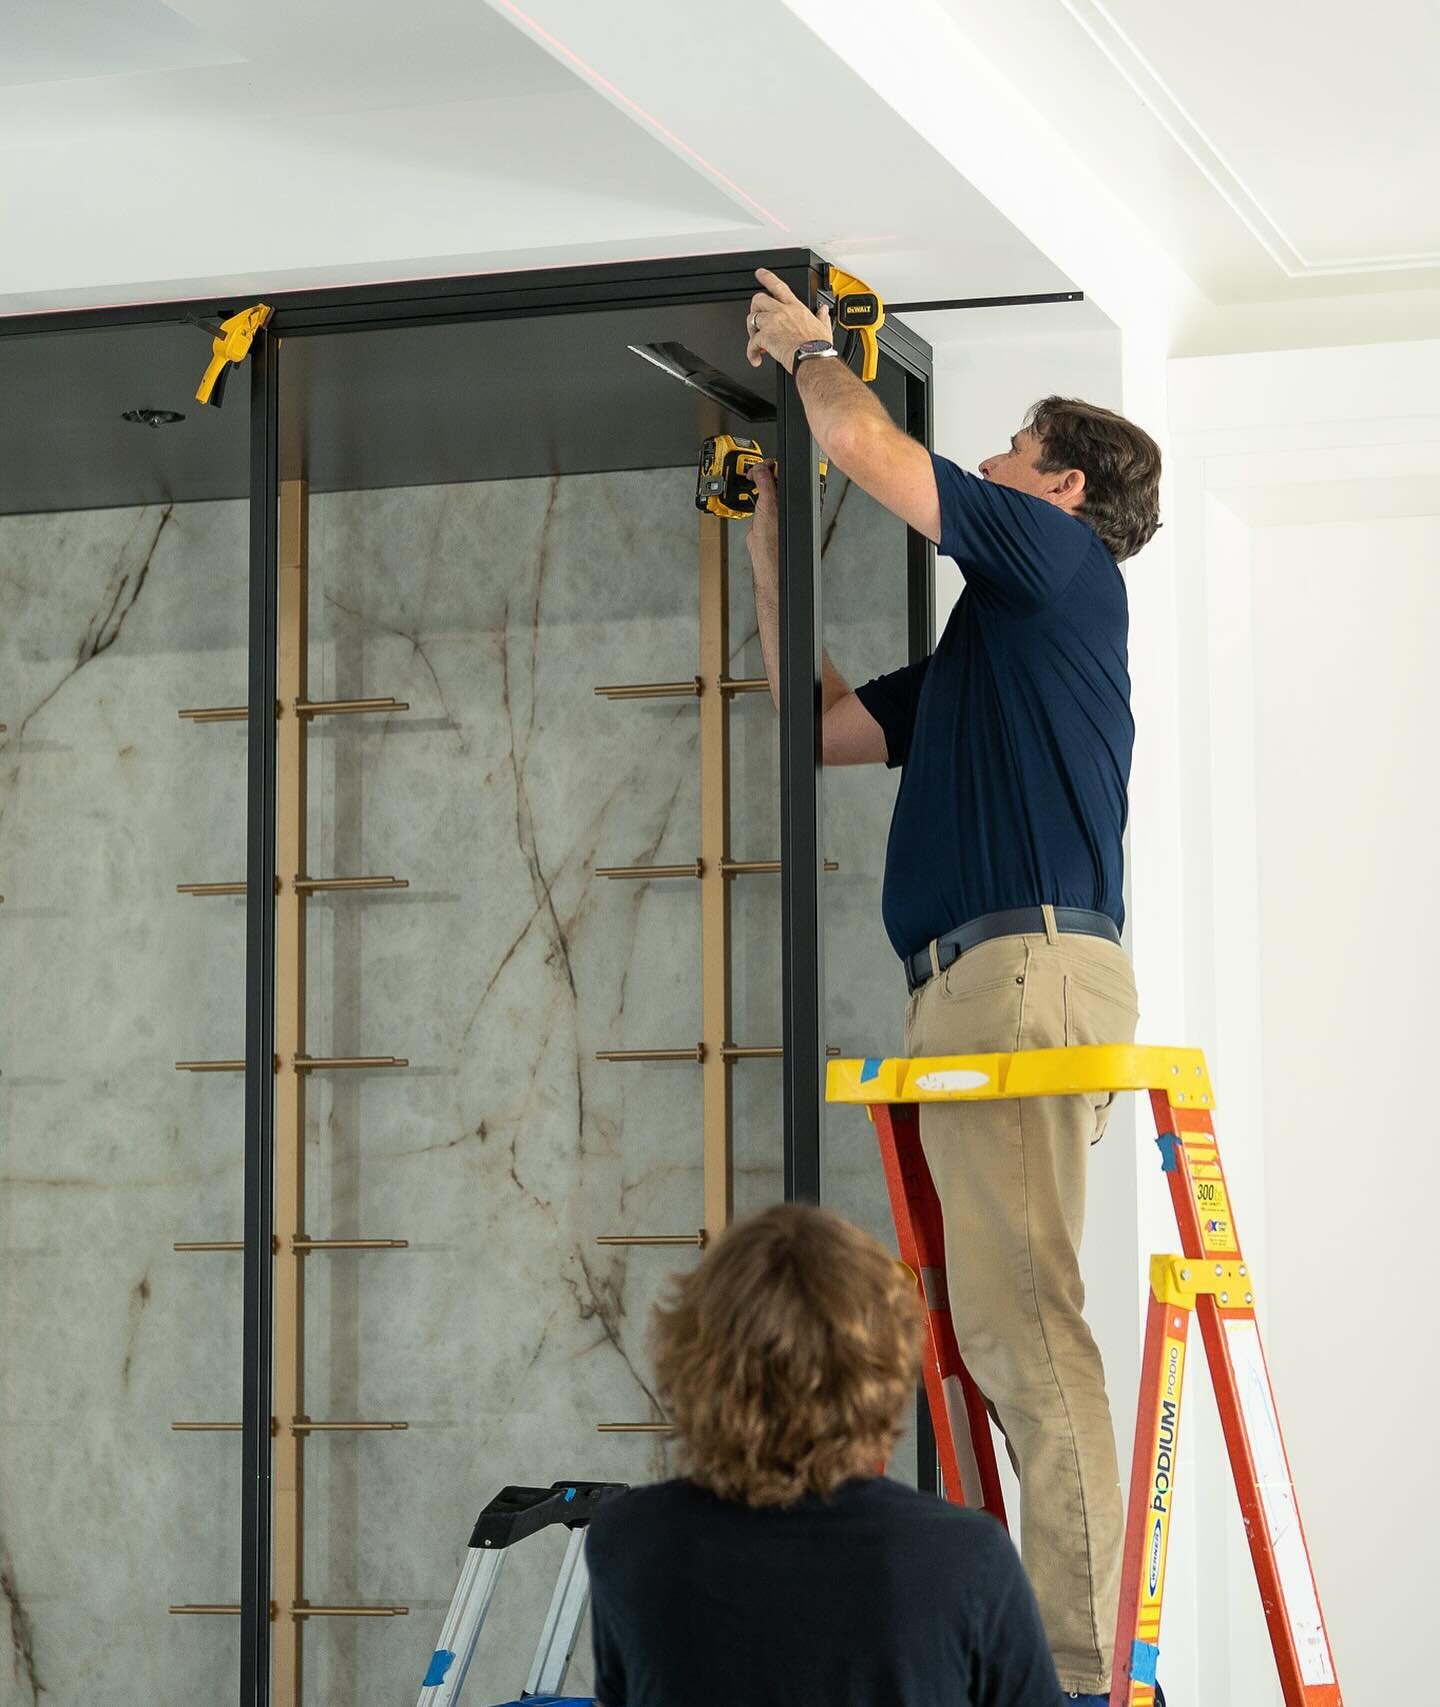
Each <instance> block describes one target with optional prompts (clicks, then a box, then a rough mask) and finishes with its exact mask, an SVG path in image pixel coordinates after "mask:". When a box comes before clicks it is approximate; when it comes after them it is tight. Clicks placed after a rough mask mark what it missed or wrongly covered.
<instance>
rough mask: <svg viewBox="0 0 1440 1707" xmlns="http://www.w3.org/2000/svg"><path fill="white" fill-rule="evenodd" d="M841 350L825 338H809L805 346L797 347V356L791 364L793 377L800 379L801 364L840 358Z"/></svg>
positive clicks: (799, 345) (798, 345)
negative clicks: (828, 357) (832, 357)
mask: <svg viewBox="0 0 1440 1707" xmlns="http://www.w3.org/2000/svg"><path fill="white" fill-rule="evenodd" d="M839 354H840V352H839V350H837V349H836V348H835V346H834V345H833V344H832V343H830V342H829V341H828V340H827V339H825V338H807V339H806V340H805V342H804V343H803V344H797V345H796V347H795V356H794V359H793V360H792V361H791V363H790V372H791V375H792V376H793V377H795V378H798V377H799V374H800V364H801V362H808V361H823V360H824V358H825V357H826V356H838V355H839Z"/></svg>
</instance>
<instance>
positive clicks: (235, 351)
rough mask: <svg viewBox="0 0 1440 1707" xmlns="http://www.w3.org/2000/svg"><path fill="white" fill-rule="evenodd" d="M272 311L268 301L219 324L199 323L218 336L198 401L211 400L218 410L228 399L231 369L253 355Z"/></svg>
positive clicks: (233, 315) (208, 401)
mask: <svg viewBox="0 0 1440 1707" xmlns="http://www.w3.org/2000/svg"><path fill="white" fill-rule="evenodd" d="M273 313H274V310H273V309H272V308H271V307H270V305H269V303H267V302H257V303H256V304H255V306H254V307H253V308H242V309H241V310H240V312H239V313H238V314H232V315H231V316H230V318H229V319H228V320H222V321H221V322H220V324H219V325H218V326H211V325H209V324H208V323H207V322H205V321H201V322H199V324H201V325H203V326H204V327H205V330H206V331H207V332H213V333H214V334H215V337H214V341H213V342H212V343H211V345H210V350H211V356H210V365H209V367H207V368H206V369H205V377H204V378H203V379H202V380H201V381H200V389H199V390H198V391H197V392H196V393H195V401H196V402H197V403H209V404H211V405H212V406H213V407H214V408H216V409H218V408H219V407H220V405H221V404H222V403H223V402H224V401H225V381H226V380H227V379H228V378H229V377H230V369H231V368H232V367H236V366H238V364H239V363H241V362H243V361H244V360H245V358H246V356H248V355H249V354H250V346H251V344H253V343H254V342H255V334H256V333H257V332H258V331H259V330H260V328H261V327H262V326H263V325H264V324H265V322H266V321H267V320H268V319H269V318H270V316H271V314H273Z"/></svg>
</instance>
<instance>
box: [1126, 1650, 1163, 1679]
mask: <svg viewBox="0 0 1440 1707" xmlns="http://www.w3.org/2000/svg"><path fill="white" fill-rule="evenodd" d="M1159 1659H1160V1649H1159V1648H1158V1647H1157V1646H1156V1644H1155V1643H1154V1642H1135V1643H1133V1644H1132V1645H1131V1648H1130V1681H1131V1683H1148V1684H1150V1685H1152V1686H1153V1685H1154V1682H1155V1667H1156V1665H1157V1664H1158V1662H1159Z"/></svg>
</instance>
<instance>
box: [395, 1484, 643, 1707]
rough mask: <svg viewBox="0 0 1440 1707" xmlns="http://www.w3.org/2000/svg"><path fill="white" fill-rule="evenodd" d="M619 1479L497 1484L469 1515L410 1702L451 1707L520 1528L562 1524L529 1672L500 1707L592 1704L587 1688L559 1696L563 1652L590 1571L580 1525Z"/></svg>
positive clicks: (619, 1489) (566, 1656) (565, 1660)
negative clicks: (445, 1606) (453, 1577)
mask: <svg viewBox="0 0 1440 1707" xmlns="http://www.w3.org/2000/svg"><path fill="white" fill-rule="evenodd" d="M627 1485H628V1484H626V1483H624V1482H555V1483H553V1484H552V1485H551V1486H550V1487H548V1488H501V1490H500V1492H499V1493H498V1494H496V1496H495V1498H494V1499H493V1500H491V1502H490V1503H489V1505H487V1506H486V1507H485V1509H484V1511H482V1512H481V1513H480V1515H479V1517H477V1518H476V1519H475V1528H474V1530H473V1532H472V1533H471V1536H470V1548H469V1551H468V1552H467V1553H466V1555H465V1562H464V1564H463V1565H462V1566H461V1567H460V1581H459V1582H458V1583H457V1584H456V1585H455V1594H454V1597H453V1598H452V1600H451V1602H450V1610H449V1611H448V1612H447V1613H446V1614H445V1622H444V1624H443V1625H442V1626H441V1629H440V1640H439V1642H437V1643H436V1645H435V1652H434V1653H433V1654H432V1655H431V1656H430V1664H429V1666H428V1667H427V1668H426V1671H425V1678H424V1681H423V1682H422V1684H421V1685H420V1699H419V1702H418V1704H417V1707H451V1704H452V1703H453V1702H455V1701H458V1700H459V1699H460V1690H461V1688H462V1687H463V1685H464V1682H465V1674H466V1672H468V1671H469V1669H470V1661H471V1660H472V1659H473V1658H474V1657H475V1645H476V1643H477V1642H478V1641H479V1640H480V1629H481V1626H482V1625H483V1624H484V1622H485V1616H486V1614H487V1613H488V1612H489V1610H490V1602H491V1601H492V1600H493V1599H494V1597H495V1585H496V1584H497V1583H498V1582H499V1580H500V1572H501V1569H502V1568H503V1566H504V1564H505V1561H506V1559H507V1558H508V1557H509V1550H510V1548H511V1547H513V1546H514V1545H515V1543H516V1542H517V1541H523V1540H524V1539H525V1538H526V1536H527V1535H535V1534H538V1532H539V1531H540V1530H542V1529H548V1528H549V1527H550V1525H551V1524H552V1523H563V1524H564V1525H565V1527H566V1528H567V1529H568V1530H569V1531H570V1541H569V1545H568V1546H567V1547H566V1549H565V1557H564V1559H563V1560H562V1562H561V1565H560V1575H559V1577H558V1578H557V1579H556V1582H555V1592H554V1594H553V1595H552V1596H551V1597H550V1610H549V1611H548V1612H547V1613H546V1614H545V1623H544V1626H543V1628H542V1629H541V1631H540V1645H539V1646H538V1647H537V1648H536V1650H535V1660H534V1663H533V1664H532V1665H531V1667H530V1677H529V1680H528V1681H527V1683H526V1685H525V1690H524V1693H523V1694H522V1695H521V1696H520V1700H519V1702H505V1703H503V1707H520V1703H526V1704H527V1707H563V1704H569V1707H592V1702H591V1699H590V1697H589V1696H588V1695H585V1696H578V1695H569V1696H562V1695H561V1694H560V1693H559V1691H560V1690H562V1689H563V1688H564V1687H565V1673H566V1672H567V1671H568V1670H569V1669H570V1656H571V1655H572V1654H573V1653H574V1652H575V1643H576V1641H577V1639H578V1638H579V1635H580V1624H581V1621H582V1620H583V1619H584V1617H585V1608H586V1606H587V1604H588V1603H589V1600H590V1572H589V1570H588V1569H587V1568H586V1564H585V1530H586V1528H587V1526H588V1525H589V1522H590V1519H591V1518H592V1517H593V1516H594V1515H595V1513H596V1511H597V1510H598V1509H599V1506H600V1504H601V1502H602V1501H604V1500H607V1499H609V1498H610V1496H611V1495H612V1494H623V1493H624V1492H625V1491H626V1488H627Z"/></svg>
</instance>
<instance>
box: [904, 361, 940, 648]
mask: <svg viewBox="0 0 1440 1707" xmlns="http://www.w3.org/2000/svg"><path fill="white" fill-rule="evenodd" d="M905 431H906V432H907V433H909V435H910V436H911V438H913V439H919V441H920V443H921V444H923V445H925V446H927V447H928V446H930V445H931V444H932V442H933V439H934V432H935V406H934V402H933V399H932V394H931V386H930V382H929V380H927V379H924V378H922V377H921V375H919V374H918V373H912V372H907V373H906V375H905ZM905 582H906V589H905V590H906V616H907V620H908V625H909V636H910V662H911V663H912V664H918V663H919V662H920V660H921V659H922V658H928V657H929V656H930V654H931V653H932V652H933V651H934V650H935V547H934V546H933V545H932V544H931V543H930V541H929V540H928V539H926V537H925V536H924V534H923V533H917V532H916V531H915V529H914V528H909V529H908V530H907V531H906V536H905Z"/></svg>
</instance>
